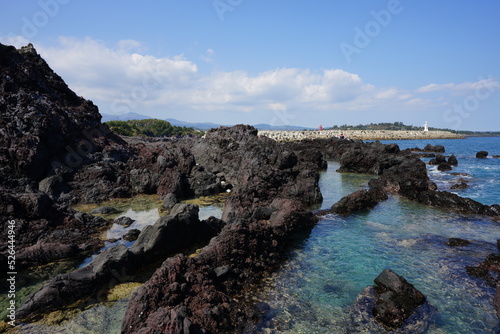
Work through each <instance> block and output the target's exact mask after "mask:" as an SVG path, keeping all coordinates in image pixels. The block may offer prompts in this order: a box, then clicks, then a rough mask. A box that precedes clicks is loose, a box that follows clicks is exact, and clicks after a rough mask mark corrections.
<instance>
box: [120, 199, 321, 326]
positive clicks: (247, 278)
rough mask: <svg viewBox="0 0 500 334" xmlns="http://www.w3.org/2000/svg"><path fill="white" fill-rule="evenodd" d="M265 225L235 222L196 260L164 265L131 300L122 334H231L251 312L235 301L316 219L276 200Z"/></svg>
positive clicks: (175, 260) (171, 261) (298, 206)
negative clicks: (204, 333) (186, 333)
mask: <svg viewBox="0 0 500 334" xmlns="http://www.w3.org/2000/svg"><path fill="white" fill-rule="evenodd" d="M269 209H270V210H269V212H271V214H270V216H269V217H268V220H255V219H246V220H241V219H239V220H234V222H233V223H231V224H229V225H227V226H226V227H224V229H223V230H222V232H221V233H220V234H219V236H217V237H216V238H214V239H212V241H211V242H210V244H209V245H208V246H206V247H205V248H203V250H202V251H201V253H200V254H199V255H197V256H196V257H194V258H188V257H185V256H182V255H178V256H176V257H173V258H169V259H167V260H166V261H165V262H164V263H163V264H162V266H161V267H160V268H159V269H158V270H157V271H156V272H155V274H154V275H153V277H152V278H151V279H150V280H149V281H148V282H147V283H146V284H145V285H144V286H142V287H140V288H139V289H138V290H136V292H135V293H134V294H133V295H132V297H131V300H130V302H129V306H128V310H127V313H126V315H125V318H124V322H123V326H122V332H123V333H152V332H156V333H183V332H189V333H202V332H205V331H206V332H209V333H221V332H223V333H235V332H238V330H239V329H241V328H243V327H244V325H245V323H246V322H247V321H249V320H250V319H249V317H250V315H253V314H255V310H254V309H251V310H250V309H248V307H246V306H245V305H244V304H241V303H238V302H237V301H235V300H234V299H233V298H232V296H235V295H236V294H237V293H239V292H240V291H241V290H242V289H244V288H248V287H249V286H250V284H252V283H254V282H256V280H257V279H259V278H260V277H262V276H263V275H265V272H266V271H267V270H268V269H269V268H272V267H273V266H275V265H276V264H277V263H279V261H280V260H281V256H282V255H283V253H284V251H285V250H286V245H287V242H288V240H289V238H291V237H292V236H294V235H296V234H297V233H298V232H300V231H303V230H308V229H310V228H311V227H312V226H313V224H314V223H315V219H314V216H313V215H312V214H311V213H309V212H306V211H305V210H304V209H303V208H302V205H301V204H300V203H299V202H297V201H293V200H288V199H276V200H274V201H273V202H272V203H271V204H270V207H269Z"/></svg>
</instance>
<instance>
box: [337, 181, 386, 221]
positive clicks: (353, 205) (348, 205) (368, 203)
mask: <svg viewBox="0 0 500 334" xmlns="http://www.w3.org/2000/svg"><path fill="white" fill-rule="evenodd" d="M386 199H387V194H386V193H385V192H384V191H383V190H382V189H380V188H369V189H368V190H366V189H363V190H358V191H355V192H353V193H352V194H350V195H347V196H345V197H343V198H342V199H341V200H340V201H338V202H337V203H335V204H334V205H333V206H332V207H331V211H332V212H334V213H338V214H341V215H349V214H351V213H353V212H355V211H359V210H364V209H371V208H373V207H374V206H375V205H377V204H378V203H379V202H381V201H385V200H386Z"/></svg>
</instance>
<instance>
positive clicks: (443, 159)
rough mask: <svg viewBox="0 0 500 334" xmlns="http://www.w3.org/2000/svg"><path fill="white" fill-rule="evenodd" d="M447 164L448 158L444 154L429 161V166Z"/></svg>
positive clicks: (437, 155)
mask: <svg viewBox="0 0 500 334" xmlns="http://www.w3.org/2000/svg"><path fill="white" fill-rule="evenodd" d="M443 163H446V157H445V156H444V155H442V154H436V157H435V158H433V159H431V160H429V165H440V164H443Z"/></svg>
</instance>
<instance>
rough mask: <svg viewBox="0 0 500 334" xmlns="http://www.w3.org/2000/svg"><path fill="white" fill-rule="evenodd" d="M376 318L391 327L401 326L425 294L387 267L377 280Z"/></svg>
mask: <svg viewBox="0 0 500 334" xmlns="http://www.w3.org/2000/svg"><path fill="white" fill-rule="evenodd" d="M374 281H375V283H376V284H377V287H375V296H376V299H377V300H376V303H375V306H374V308H373V316H374V317H375V319H376V320H377V321H379V322H381V323H382V324H384V325H385V326H387V327H389V328H399V327H401V326H402V325H403V324H404V322H405V320H406V319H407V318H408V317H409V316H410V315H411V314H412V313H413V312H414V311H415V309H416V308H417V307H418V306H420V305H422V304H423V303H424V302H425V300H426V299H425V296H424V295H423V294H422V293H421V292H420V291H418V290H417V289H415V287H414V286H413V285H412V284H410V283H408V282H407V281H406V280H405V279H404V278H403V277H401V276H399V275H397V274H396V273H394V272H393V271H391V270H389V269H385V270H384V271H383V272H382V273H381V274H380V275H379V276H378V277H377V278H376V279H375V280H374Z"/></svg>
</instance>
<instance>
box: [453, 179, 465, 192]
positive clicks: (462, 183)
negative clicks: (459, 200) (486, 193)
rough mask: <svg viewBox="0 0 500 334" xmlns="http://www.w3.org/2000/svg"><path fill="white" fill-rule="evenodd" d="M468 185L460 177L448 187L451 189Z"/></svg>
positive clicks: (463, 187)
mask: <svg viewBox="0 0 500 334" xmlns="http://www.w3.org/2000/svg"><path fill="white" fill-rule="evenodd" d="M468 187H469V185H468V184H467V182H465V180H464V179H460V180H458V183H455V184H454V185H452V186H451V187H450V189H452V190H456V189H467V188H468Z"/></svg>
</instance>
